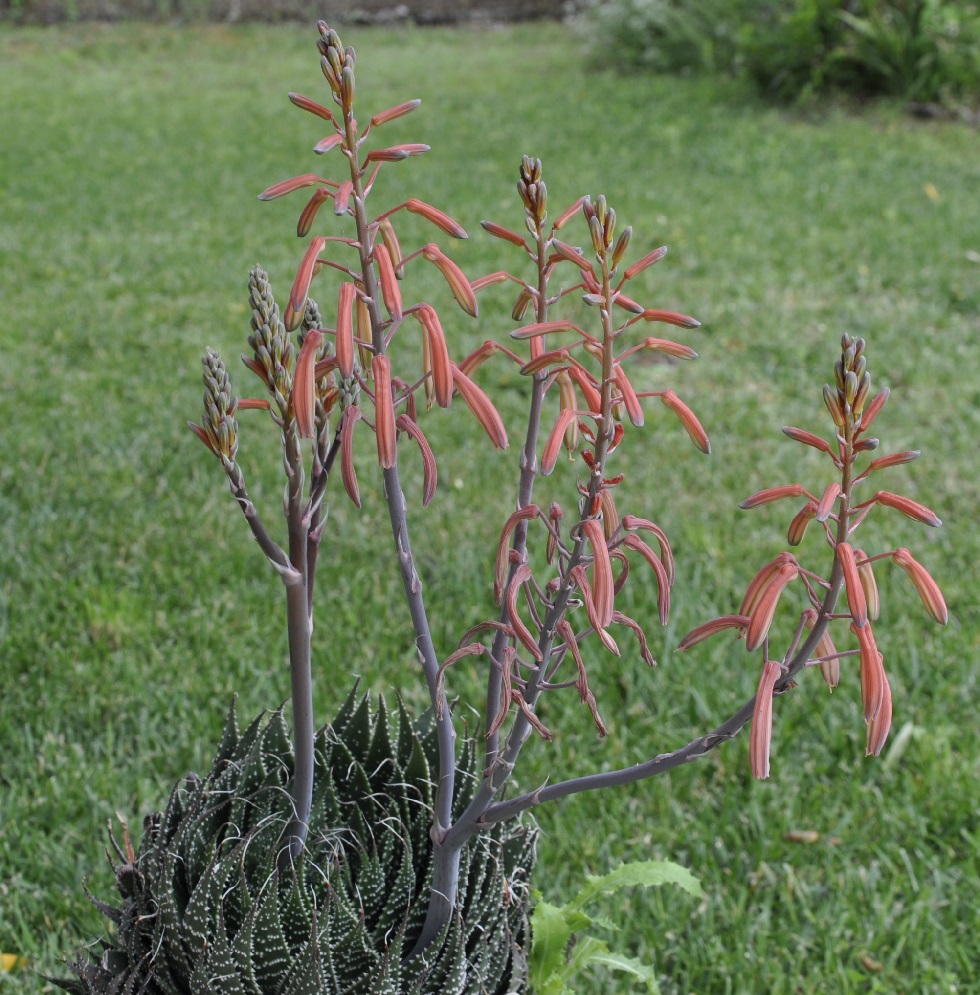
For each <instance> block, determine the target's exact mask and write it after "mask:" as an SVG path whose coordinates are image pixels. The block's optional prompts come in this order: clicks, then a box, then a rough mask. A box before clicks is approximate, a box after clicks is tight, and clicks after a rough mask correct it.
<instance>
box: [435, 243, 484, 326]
mask: <svg viewBox="0 0 980 995" xmlns="http://www.w3.org/2000/svg"><path fill="white" fill-rule="evenodd" d="M422 256H423V258H424V259H427V260H428V261H429V262H430V263H433V264H434V265H435V266H436V268H437V269H438V270H439V272H440V273H442V275H443V276H444V277H445V280H446V283H448V284H449V289H450V290H451V291H452V294H453V297H454V298H456V303H457V304H458V305H459V306H460V307H461V308H462V309H463V310H464V311H465V312H466V313H467V314H468V315H470V317H472V318H475V317H476V316H477V311H478V310H479V305H478V304H477V302H476V294H475V293H474V292H473V288H472V287H471V286H470V281H469V280H467V279H466V276H465V275H464V273H463V271H462V270H461V269H460V268H459V267H458V266H457V265H456V263H454V262H453V261H452V259H450V258H449V256H447V255H446V254H445V253H444V252H443V251H442V249H440V248H439V246H438V245H436V244H435V242H429V243H428V245H426V246H424V247H423V249H422Z"/></svg>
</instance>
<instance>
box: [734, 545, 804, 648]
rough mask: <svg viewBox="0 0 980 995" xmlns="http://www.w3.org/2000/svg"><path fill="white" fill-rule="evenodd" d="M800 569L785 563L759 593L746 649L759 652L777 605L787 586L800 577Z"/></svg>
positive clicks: (747, 632)
mask: <svg viewBox="0 0 980 995" xmlns="http://www.w3.org/2000/svg"><path fill="white" fill-rule="evenodd" d="M799 573H800V571H799V568H798V567H797V566H796V564H795V563H784V564H783V565H782V566H781V567H780V568H779V569H778V570H777V571H776V572H775V574H773V575H772V577H771V578H770V579H769V582H768V584H766V586H765V587H764V588H763V589H762V590H761V591H760V592H759V600H758V602H757V604H756V606H755V609H754V610H753V611H752V614H751V616H750V619H749V627H748V629H747V630H746V632H745V648H746V649H747V650H749V651H752V650H757V649H758V648H759V647H760V646H761V645H762V643H763V641H764V640H765V638H766V636H767V635H768V634H769V627H770V626H771V625H772V619H773V616H774V615H775V613H776V605H778V604H779V599H780V597H781V595H782V593H783V591H784V590H786V586H787V585H788V584H789V583H790V582H792V581H794V580H796V578H797V577H798V576H799Z"/></svg>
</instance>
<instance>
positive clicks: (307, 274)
mask: <svg viewBox="0 0 980 995" xmlns="http://www.w3.org/2000/svg"><path fill="white" fill-rule="evenodd" d="M326 244H327V240H326V239H325V238H324V237H323V236H322V235H318V236H317V237H316V238H314V239H312V240H311V241H310V244H309V245H308V246H307V247H306V252H304V253H303V259H302V261H301V262H300V264H299V269H298V270H297V271H296V279H295V280H293V286H292V289H291V290H290V291H289V306H288V307H287V308H286V313H285V314H284V315H283V324H284V325H285V326H286V331H288V332H292V331H295V330H296V329H297V328H299V325H300V322H301V321H302V320H303V315H304V314H305V313H306V297H307V295H308V294H309V292H310V282H311V281H312V280H313V268H314V266H315V265H316V257H317V256H318V255H319V254H320V252H321V250H322V249H323V247H324V246H325V245H326Z"/></svg>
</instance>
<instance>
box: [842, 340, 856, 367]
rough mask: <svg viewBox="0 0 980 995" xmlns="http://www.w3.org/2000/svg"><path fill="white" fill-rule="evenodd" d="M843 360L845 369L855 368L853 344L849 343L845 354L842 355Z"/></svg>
mask: <svg viewBox="0 0 980 995" xmlns="http://www.w3.org/2000/svg"><path fill="white" fill-rule="evenodd" d="M841 362H842V363H843V364H844V369H845V370H853V369H854V346H853V345H849V346H848V347H847V348H846V349H845V350H844V355H843V356H841Z"/></svg>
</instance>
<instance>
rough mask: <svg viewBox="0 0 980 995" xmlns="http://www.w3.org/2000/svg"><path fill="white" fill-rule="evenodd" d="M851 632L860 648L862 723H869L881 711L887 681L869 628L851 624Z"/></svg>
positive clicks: (868, 626)
mask: <svg viewBox="0 0 980 995" xmlns="http://www.w3.org/2000/svg"><path fill="white" fill-rule="evenodd" d="M851 632H853V633H854V635H856V636H857V638H858V645H859V646H860V647H861V700H862V702H863V703H864V721H865V722H870V721H871V720H872V719H873V718H874V717H875V716H876V715H877V714H878V712H879V710H880V709H881V705H882V702H883V701H884V699H885V688H886V686H887V685H888V681H887V679H886V678H885V668H884V667H883V666H882V658H881V654H880V653H879V652H878V647H877V645H876V644H875V637H874V633H873V632H872V631H871V626H870V625H863V626H857V625H855V624H854V623H853V622H852V623H851Z"/></svg>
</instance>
